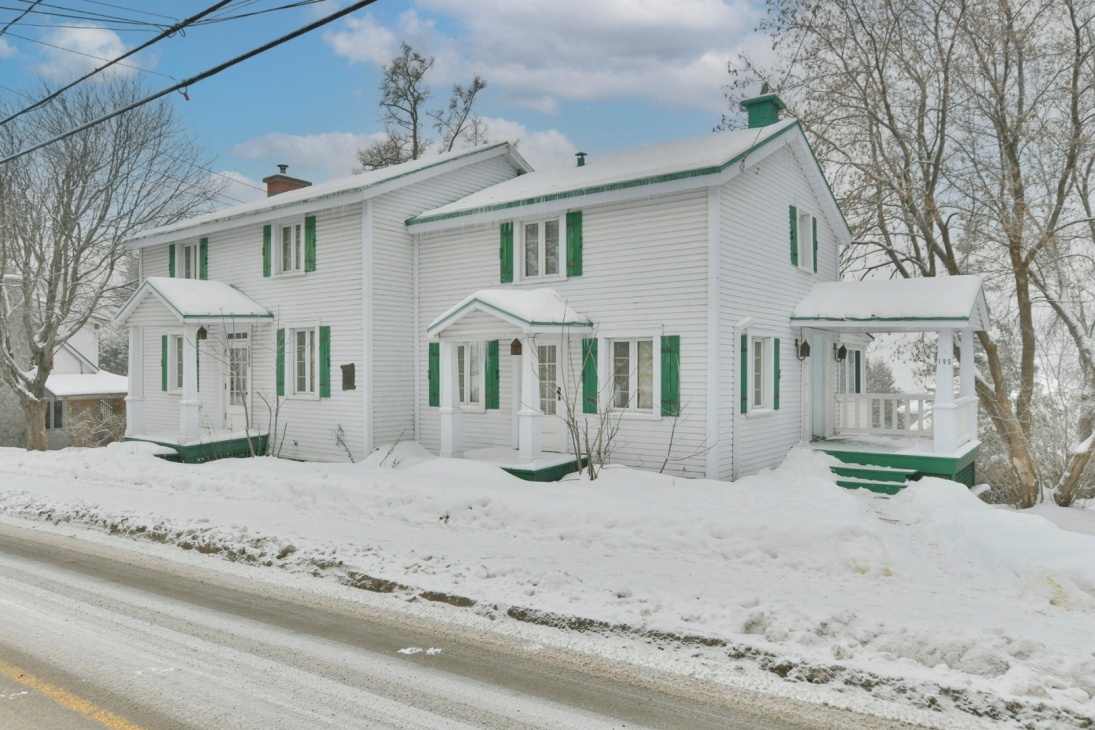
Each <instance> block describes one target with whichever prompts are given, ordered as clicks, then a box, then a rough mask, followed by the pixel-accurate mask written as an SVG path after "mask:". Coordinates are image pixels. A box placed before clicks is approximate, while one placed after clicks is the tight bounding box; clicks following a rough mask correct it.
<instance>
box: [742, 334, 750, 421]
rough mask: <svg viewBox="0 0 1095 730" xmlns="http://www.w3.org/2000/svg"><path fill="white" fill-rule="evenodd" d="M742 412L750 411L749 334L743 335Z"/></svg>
mask: <svg viewBox="0 0 1095 730" xmlns="http://www.w3.org/2000/svg"><path fill="white" fill-rule="evenodd" d="M741 412H742V413H748V412H749V335H748V333H745V334H742V336H741Z"/></svg>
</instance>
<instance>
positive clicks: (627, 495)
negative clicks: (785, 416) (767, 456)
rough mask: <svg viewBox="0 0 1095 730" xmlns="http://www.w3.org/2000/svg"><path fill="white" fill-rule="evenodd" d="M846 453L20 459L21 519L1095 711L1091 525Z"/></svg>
mask: <svg viewBox="0 0 1095 730" xmlns="http://www.w3.org/2000/svg"><path fill="white" fill-rule="evenodd" d="M828 459H829V457H827V456H824V455H821V454H817V453H814V452H811V451H806V450H795V451H792V452H791V454H790V455H789V457H788V459H787V461H786V463H785V464H784V465H783V466H782V467H781V468H779V469H777V470H774V471H770V472H766V473H763V474H760V475H757V476H754V477H749V478H746V479H742V480H740V481H738V482H735V483H724V482H714V481H705V480H685V479H674V478H671V477H665V476H660V475H657V474H651V473H646V472H639V471H635V470H631V469H626V468H611V467H610V468H606V469H605V470H604V471H603V473H602V477H601V478H600V479H598V480H597V481H595V482H589V481H584V480H574V481H566V482H561V483H555V484H533V483H528V482H523V481H520V480H518V479H516V478H513V477H511V476H509V475H507V474H505V473H504V472H502V471H500V470H499V469H498V468H497V467H494V466H491V465H488V464H484V463H478V462H472V461H464V460H445V459H435V458H432V457H431V456H430V455H428V454H426V453H425V452H423V451H422V450H420V449H419V448H418V447H417V446H415V445H414V444H400V445H399V446H397V447H395V448H394V449H387V448H385V449H380V450H378V451H377V452H376V453H374V454H373V456H372V457H370V459H369V460H368V461H367V463H364V464H357V465H331V464H302V463H295V462H286V461H279V460H274V459H253V460H225V461H219V462H213V463H210V464H205V465H200V466H186V465H178V464H170V463H168V462H164V461H161V460H159V459H155V458H152V457H150V456H147V455H142V454H139V453H135V449H133V448H131V447H130V445H116V446H115V447H113V448H109V449H102V450H89V451H82V450H66V451H61V452H48V453H28V452H24V451H21V450H15V449H0V511H2V513H3V514H6V515H7V516H9V517H14V518H20V519H36V520H47V521H51V522H62V523H71V524H84V525H90V526H93V527H96V528H98V529H101V530H103V531H106V532H110V533H113V534H117V535H120V536H125V537H129V538H133V539H134V540H136V542H134V543H133V544H134V546H135V547H138V546H141V545H156V549H158V550H162V549H164V548H163V547H162V546H160V545H157V544H159V543H163V544H167V545H177V546H178V548H181V549H175V552H176V553H177V554H179V555H183V554H184V553H183V550H188V551H194V550H197V551H199V552H202V553H210V554H212V555H217V556H220V557H222V558H228V559H230V560H234V561H236V562H239V563H244V564H253V565H255V566H256V567H255V570H261V569H263V567H265V566H270V567H275V568H280V569H282V571H283V572H285V573H293V574H298V575H299V576H300V579H301V580H312V581H314V580H315V578H312V576H316V577H318V578H320V579H323V578H326V579H329V580H330V581H331V582H332V583H333V582H340V583H343V584H345V585H352V586H354V587H358V588H366V589H370V590H374V591H377V590H378V591H381V592H387V591H390V592H392V594H393V596H392V603H393V606H398V610H403V611H412V612H413V611H428V612H431V615H433V614H436V612H437V611H439V610H442V611H445V612H448V614H447V615H448V616H449V618H450V619H451V620H452V621H454V622H460V621H465V622H482V623H484V624H487V623H490V624H492V625H494V626H496V627H497V628H498V630H501V631H513V632H519V631H522V630H531V629H529V628H528V627H529V626H530V624H529V622H532V624H534V625H543V626H549V627H555V629H551V630H552V631H556V633H557V634H559V635H560V636H565V637H566V639H565V640H566V641H567V642H568V645H569V646H571V647H576V646H577V647H580V648H582V649H584V650H586V651H589V652H592V653H597V654H600V655H602V656H610V655H611V656H612V657H614V658H617V659H626V660H628V661H633V662H636V663H639V664H642V663H644V662H646V663H651V664H654V663H656V664H657V666H658V668H660V669H663V670H666V671H669V672H676V673H681V674H688V675H692V676H694V677H700V678H703V679H705V680H709V681H713V682H719V683H723V684H725V685H728V686H750V687H752V688H754V689H762V690H764V691H768V692H772V693H776V694H784V695H787V696H796V697H800V698H806V699H810V700H812V701H818V702H826V703H829V704H832V705H835V706H840V707H849V708H853V709H858V710H862V711H867V712H874V713H877V714H880V715H884V716H888V717H892V718H899V719H905V720H914V721H917V722H921V723H925V724H929V725H934V726H938V727H967V726H968V727H989V726H1000V725H1001V724H1004V725H1015V726H1024V727H1045V728H1050V727H1069V726H1077V727H1085V726H1086V725H1084V723H1085V722H1086V721H1092V722H1095V511H1090V510H1060V509H1058V508H1055V507H1050V506H1043V507H1040V508H1038V509H1037V510H1032V511H1029V512H1026V513H1018V512H1014V511H1011V510H1006V509H1000V508H993V507H989V506H987V505H985V504H984V503H982V502H981V501H979V500H978V499H977V498H976V497H974V496H972V495H971V494H970V493H969V491H968V490H966V489H965V488H964V487H961V486H959V485H957V484H954V483H952V482H946V481H942V480H935V479H925V480H922V481H920V482H918V483H916V484H915V485H914V486H912V487H911V488H909V489H906V490H905V491H904V492H902V493H901V494H899V495H897V496H895V497H889V498H887V497H883V496H879V495H874V494H871V493H868V492H862V491H860V492H851V491H847V490H844V489H841V488H840V487H837V486H836V484H835V482H834V478H833V477H832V475H831V474H830V473H829V471H828V465H829V463H830V462H829V460H828ZM1055 523H1056V524H1055ZM190 554H191V553H186V555H188V556H189V555H190ZM423 599H427V600H423ZM446 604H447V605H446ZM543 626H539V627H538V629H537V630H543ZM557 629H561V631H558V630H557Z"/></svg>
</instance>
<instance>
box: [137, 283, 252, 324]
mask: <svg viewBox="0 0 1095 730" xmlns="http://www.w3.org/2000/svg"><path fill="white" fill-rule="evenodd" d="M150 296H151V297H154V298H155V299H157V300H158V301H159V302H160V303H161V304H163V305H164V307H166V308H167V310H168V311H169V312H171V314H173V315H174V316H175V317H176V318H178V320H179V321H180V322H192V323H197V322H202V321H210V320H224V319H273V318H274V315H273V314H271V313H270V311H269V310H268V309H266V307H264V306H262V305H261V304H259V303H258V302H256V301H255V300H254V299H252V298H251V297H249V296H247V295H246V294H244V293H243V292H241V291H240V290H239V289H236V288H234V287H231V286H229V285H228V284H225V283H224V282H221V281H206V280H201V279H172V278H168V277H165V276H150V277H148V278H147V279H145V280H144V282H143V283H142V284H141V285H140V286H139V287H138V288H137V291H135V292H134V293H133V296H131V297H130V298H129V301H128V302H126V303H125V306H124V307H122V309H121V311H120V312H118V316H117V318H116V321H117V322H118V324H124V323H125V321H126V320H127V319H128V318H129V316H130V315H131V314H133V312H134V310H136V309H137V307H138V306H139V305H140V304H141V302H143V301H144V300H145V299H146V298H147V297H150Z"/></svg>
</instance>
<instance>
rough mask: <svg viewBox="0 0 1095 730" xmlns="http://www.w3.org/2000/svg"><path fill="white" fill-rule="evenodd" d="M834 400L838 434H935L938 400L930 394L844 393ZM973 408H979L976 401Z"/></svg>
mask: <svg viewBox="0 0 1095 730" xmlns="http://www.w3.org/2000/svg"><path fill="white" fill-rule="evenodd" d="M834 399H835V406H836V407H835V409H834V410H835V415H836V423H835V424H834V425H835V432H836V434H837V435H840V434H849V433H865V434H877V435H884V436H932V435H933V430H932V426H933V412H934V409H935V408H934V407H935V397H934V396H932V395H930V394H915V395H910V394H906V393H840V394H838V395H836V396H834ZM963 407H965V405H963ZM973 407H974V408H976V407H977V404H976V399H974V404H973ZM962 422H963V423H965V422H966V421H962ZM967 440H968V439H967Z"/></svg>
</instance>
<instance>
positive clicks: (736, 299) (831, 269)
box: [719, 147, 838, 478]
mask: <svg viewBox="0 0 1095 730" xmlns="http://www.w3.org/2000/svg"><path fill="white" fill-rule="evenodd" d="M806 164H809V165H813V164H814V163H813V161H812V160H801V161H800V160H797V159H796V158H795V156H794V154H793V153H792V152H791V149H790V148H788V147H785V148H783V149H782V150H780V151H779V152H777V153H775V154H773V155H771V156H770V157H768V158H767V159H765V160H764V161H763V162H761V163H760V164H759V165H757V166H756V167H755V168H753V169H752V170H750V171H749V174H743V175H739V176H737V177H736V178H734V179H733V180H731V181H730V182H728V183H726V184H725V185H724V186H723V189H722V190H721V191H720V204H721V207H722V217H721V221H720V223H721V228H720V238H721V244H722V250H721V256H720V269H721V271H720V300H721V304H720V313H719V316H720V322H721V339H720V347H719V351H720V357H719V370H720V373H721V375H720V393H719V401H720V403H719V428H720V433H721V434H722V436H723V441H722V443H721V444H720V451H719V464H720V467H719V475H720V477H722V478H729V477H730V476H731V475H732V473H733V466H734V465H733V462H732V459H733V454H734V453H735V452H736V453H737V454H738V455H739V458H740V459H741V463H740V464H739V465H738V467H739V468H738V473H739V475H745V474H749V473H751V472H754V471H756V470H758V469H761V468H764V467H769V466H774V465H776V464H778V463H779V462H780V461H781V460H782V459H783V457H784V456H785V455H786V453H787V451H788V449H790V448H791V447H792V446H794V445H795V444H797V443H799V441H800V440H801V438H802V429H801V417H802V412H801V404H802V394H801V382H802V378H801V366H800V364H799V361H798V360H797V358H796V357H795V349H794V343H795V338H796V337H797V336H798V334H797V332H795V331H793V330H792V329H791V326H790V315H791V311H792V310H793V309H794V307H795V305H796V304H797V303H798V302H799V300H800V299H801V298H802V297H803V296H805V294H806V293H807V292H808V291H809V290H810V288H811V287H812V286H813V285H814V284H815V283H817V282H820V281H832V280H835V279H837V278H838V272H837V266H838V263H837V257H838V253H837V239H836V235H835V233H834V231H833V229H832V228H831V226H830V222H829V221H828V220H826V218H824V217H823V216H822V210H824V208H822V206H821V201H819V200H818V199H817V198H816V197H815V195H814V192H813V190H812V189H811V186H810V184H809V182H808V179H807V177H806V176H805V174H804V173H803V168H802V165H806ZM791 205H796V206H797V207H798V208H799V211H800V212H810V213H813V214H815V215H816V216H817V217H818V240H819V243H818V273H817V274H814V273H812V272H806V271H803V270H801V269H799V268H797V267H795V266H793V265H792V264H791V254H790V228H789V225H790V224H789V219H788V207H789V206H791ZM833 223H834V224H835V223H836V222H833ZM744 317H753V318H755V320H756V326H757V327H759V328H763V329H764V330H766V331H768V332H772V333H773V334H774V335H775V336H776V337H779V338H780V340H781V342H780V350H781V361H782V362H781V367H782V377H781V379H780V410H779V411H777V412H774V413H767V414H763V415H757V416H750V415H747V414H741V413H739V406H740V382H739V381H740V373H741V363H740V360H739V358H740V353H739V348H740V339H739V337H740V334H741V333H740V332H739V331H736V330H734V329H733V328H734V325H735V324H736V323H737V322H739V321H740V320H741V319H742V318H744ZM825 355H826V353H822V352H815V353H814V354H813V355H812V357H815V358H816V357H824V356H825ZM735 426H737V427H738V430H737V431H736V432H734V431H733V429H734V427H735ZM731 433H733V438H736V439H738V443H737V445H736V448H735V447H734V446H733V445H732V444H731V442H730V440H729V435H730V434H731Z"/></svg>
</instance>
